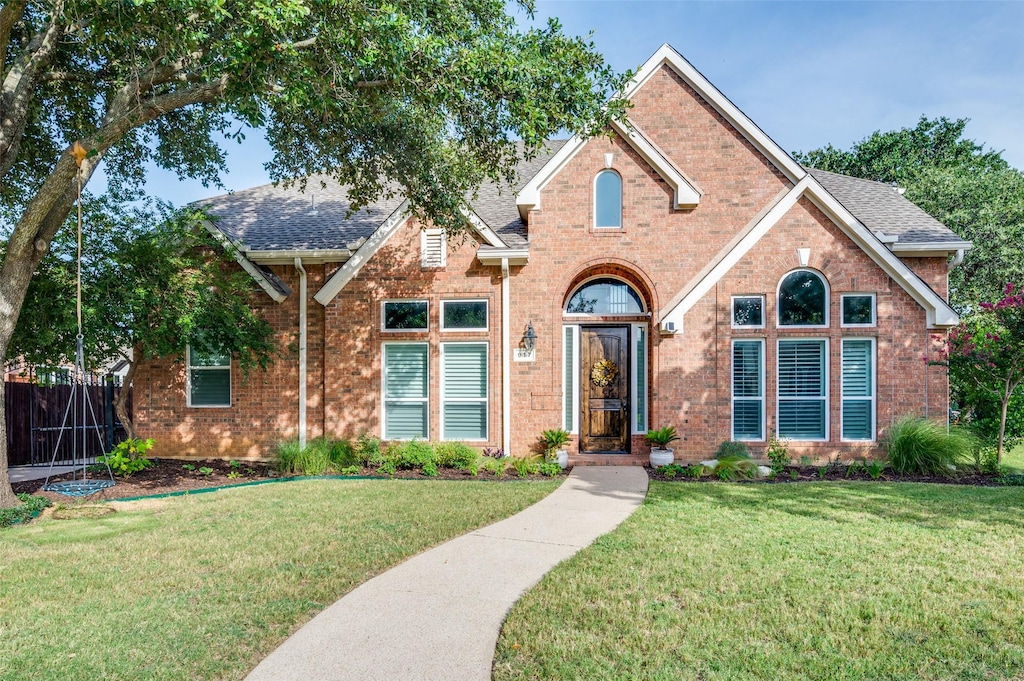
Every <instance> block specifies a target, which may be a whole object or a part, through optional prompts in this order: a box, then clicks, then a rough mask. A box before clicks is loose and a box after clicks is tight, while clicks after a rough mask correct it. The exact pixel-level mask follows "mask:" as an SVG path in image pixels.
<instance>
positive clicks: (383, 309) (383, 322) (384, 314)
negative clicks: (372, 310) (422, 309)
mask: <svg viewBox="0 0 1024 681" xmlns="http://www.w3.org/2000/svg"><path fill="white" fill-rule="evenodd" d="M392 303H423V304H424V305H426V306H427V325H426V326H425V327H423V328H422V329H389V328H388V327H387V323H388V311H387V306H388V305H389V304H392ZM380 330H381V331H382V332H383V333H426V332H427V331H430V301H429V300H427V299H425V298H388V299H387V300H382V301H380Z"/></svg>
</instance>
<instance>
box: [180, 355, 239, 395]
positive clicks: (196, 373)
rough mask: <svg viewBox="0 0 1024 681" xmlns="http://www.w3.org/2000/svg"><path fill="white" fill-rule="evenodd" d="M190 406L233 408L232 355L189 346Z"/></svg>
mask: <svg viewBox="0 0 1024 681" xmlns="http://www.w3.org/2000/svg"><path fill="white" fill-rule="evenodd" d="M186 355H187V357H188V370H187V376H188V406H190V407H230V406H231V355H230V354H228V353H226V352H220V351H207V350H204V349H202V348H197V347H194V346H191V345H190V346H188V348H187V349H186Z"/></svg>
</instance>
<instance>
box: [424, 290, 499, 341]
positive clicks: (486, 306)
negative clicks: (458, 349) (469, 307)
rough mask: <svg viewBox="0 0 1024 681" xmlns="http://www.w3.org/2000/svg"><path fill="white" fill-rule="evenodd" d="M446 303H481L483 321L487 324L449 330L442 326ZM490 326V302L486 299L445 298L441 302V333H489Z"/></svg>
mask: <svg viewBox="0 0 1024 681" xmlns="http://www.w3.org/2000/svg"><path fill="white" fill-rule="evenodd" d="M448 303H483V304H484V319H486V320H487V323H486V324H485V325H484V326H474V327H468V328H451V329H450V328H448V327H446V326H445V325H444V307H445V305H447V304H448ZM428 311H429V307H428ZM490 324H491V304H490V301H488V300H487V298H447V299H445V300H442V301H441V331H445V332H448V333H453V332H454V333H459V332H460V331H461V332H466V333H475V332H478V331H490Z"/></svg>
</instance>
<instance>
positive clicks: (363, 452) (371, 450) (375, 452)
mask: <svg viewBox="0 0 1024 681" xmlns="http://www.w3.org/2000/svg"><path fill="white" fill-rule="evenodd" d="M355 455H356V462H357V463H359V464H360V465H362V466H369V465H370V462H372V461H374V460H376V459H378V458H379V457H380V438H378V437H375V436H373V435H370V434H369V433H363V434H362V435H360V436H359V437H358V438H356V446H355Z"/></svg>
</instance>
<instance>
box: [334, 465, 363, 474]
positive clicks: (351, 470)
mask: <svg viewBox="0 0 1024 681" xmlns="http://www.w3.org/2000/svg"><path fill="white" fill-rule="evenodd" d="M362 470H363V469H362V468H360V467H359V466H345V467H343V468H340V469H338V473H339V474H340V475H359V473H360V472H361V471H362Z"/></svg>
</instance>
